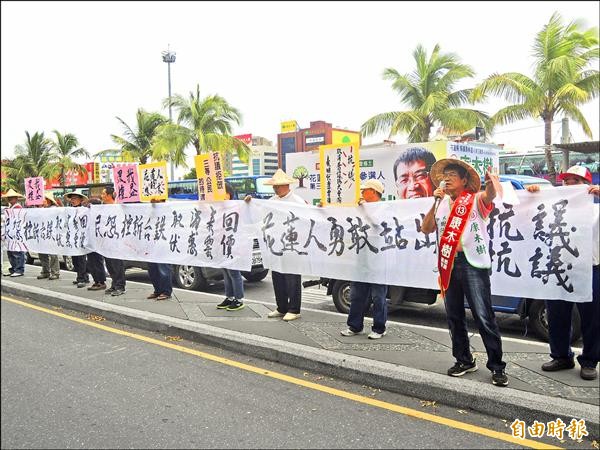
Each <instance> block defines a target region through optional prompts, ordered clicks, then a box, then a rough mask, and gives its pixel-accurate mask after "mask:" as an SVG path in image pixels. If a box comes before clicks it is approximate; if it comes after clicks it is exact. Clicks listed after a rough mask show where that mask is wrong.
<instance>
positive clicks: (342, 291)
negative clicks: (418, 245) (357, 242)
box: [303, 175, 581, 342]
mask: <svg viewBox="0 0 600 450" xmlns="http://www.w3.org/2000/svg"><path fill="white" fill-rule="evenodd" d="M500 181H510V182H511V183H512V185H513V187H514V188H515V189H517V190H519V189H525V187H526V186H528V185H531V184H537V185H539V186H540V188H541V189H553V188H554V186H553V185H552V183H550V182H549V181H548V180H545V179H543V178H537V177H530V176H527V175H500ZM317 284H321V285H323V286H326V287H327V295H331V296H332V300H333V303H334V305H335V307H336V309H337V310H338V311H339V312H341V313H344V314H348V313H349V312H350V281H346V280H334V279H331V278H321V279H320V280H310V281H306V282H304V283H303V286H304V287H308V286H314V285H317ZM438 294H439V291H438V290H434V289H420V288H414V287H405V286H388V293H387V298H388V305H389V306H390V308H397V307H398V306H400V305H402V304H403V303H404V302H411V303H424V304H426V305H432V304H434V303H435V302H436V300H437V296H438ZM492 307H493V309H494V311H496V312H503V313H508V314H518V315H519V318H520V319H522V320H525V319H528V324H529V326H530V327H531V329H532V331H533V332H534V333H535V334H536V335H537V336H538V337H539V338H541V339H542V340H544V341H548V315H547V311H546V304H545V302H544V300H539V299H532V298H528V297H526V296H523V297H507V296H501V295H492ZM465 308H469V305H468V303H467V302H466V301H465ZM572 326H573V337H572V341H573V342H575V341H577V340H579V339H580V338H581V319H580V317H579V312H578V310H577V308H574V313H573V316H572Z"/></svg>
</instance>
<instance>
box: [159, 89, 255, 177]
mask: <svg viewBox="0 0 600 450" xmlns="http://www.w3.org/2000/svg"><path fill="white" fill-rule="evenodd" d="M169 104H170V105H171V106H174V107H175V109H176V110H177V111H178V115H177V123H169V124H165V125H163V126H161V127H160V129H159V131H158V133H157V136H156V138H155V141H154V145H153V150H154V151H155V152H156V153H157V154H168V153H169V152H170V151H173V152H174V154H173V161H174V162H175V164H176V165H184V166H185V165H186V164H185V148H186V147H187V146H188V145H190V144H191V145H193V146H194V149H195V150H196V154H197V155H200V154H201V153H206V152H208V151H218V152H220V153H221V154H223V153H225V152H232V151H235V152H236V153H237V155H238V157H239V158H240V160H242V161H244V162H247V161H248V155H249V154H250V148H249V147H248V146H247V145H246V144H244V143H243V142H242V141H240V140H238V139H236V138H234V137H233V136H231V133H232V124H234V123H235V124H238V125H239V124H240V122H241V114H240V112H239V111H238V110H237V109H236V108H234V107H233V106H231V105H230V104H229V103H228V102H227V100H225V99H224V98H223V97H221V96H219V95H209V96H207V97H204V98H201V97H200V86H199V85H196V92H190V93H189V97H188V98H185V97H183V96H181V95H174V96H173V97H172V98H171V100H169V99H166V100H165V101H164V105H165V107H168V106H169Z"/></svg>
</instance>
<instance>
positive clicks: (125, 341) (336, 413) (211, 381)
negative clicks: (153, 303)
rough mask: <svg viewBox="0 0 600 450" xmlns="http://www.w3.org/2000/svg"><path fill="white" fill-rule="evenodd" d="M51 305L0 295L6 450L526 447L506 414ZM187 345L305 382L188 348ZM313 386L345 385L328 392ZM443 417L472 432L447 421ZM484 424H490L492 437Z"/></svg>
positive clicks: (3, 441) (3, 426)
mask: <svg viewBox="0 0 600 450" xmlns="http://www.w3.org/2000/svg"><path fill="white" fill-rule="evenodd" d="M41 306H44V305H41ZM44 308H45V307H44ZM52 312H54V313H59V311H57V310H56V309H52V308H50V309H47V310H46V311H40V310H33V309H30V308H28V307H25V306H21V305H17V304H14V303H11V302H9V301H8V300H6V299H5V298H4V297H3V300H2V302H1V315H0V317H1V325H2V329H1V330H2V331H1V335H2V336H1V337H2V340H1V350H2V352H1V355H2V356H1V363H2V375H1V376H2V392H1V395H2V415H1V417H2V424H1V428H2V429H1V436H2V437H1V447H2V448H209V447H210V448H215V447H217V448H517V447H519V445H515V444H514V443H512V442H506V441H505V440H502V439H498V438H492V437H489V436H491V434H490V433H491V431H489V430H493V431H496V432H500V433H503V435H505V436H507V434H506V433H507V431H508V432H509V429H508V428H507V424H506V423H504V422H502V421H501V420H500V419H497V418H493V417H487V416H484V415H478V414H475V413H472V412H466V411H460V410H455V409H452V408H448V407H445V406H444V405H427V404H423V403H422V399H414V398H410V397H404V396H401V395H398V394H393V393H389V392H385V391H383V392H382V391H379V390H375V389H372V388H369V387H368V386H359V385H355V384H351V383H347V382H344V381H339V380H335V379H331V378H327V377H325V379H323V378H324V377H322V376H321V377H320V376H318V375H316V374H310V373H306V372H302V371H299V370H296V369H292V368H288V367H285V366H281V365H279V364H276V363H272V362H265V361H260V360H256V359H252V358H248V357H242V356H239V355H236V354H232V353H228V352H225V351H222V350H219V349H215V348H208V347H205V346H202V345H199V344H196V343H192V342H186V341H176V342H173V341H172V342H170V343H169V344H168V345H170V347H168V348H166V347H165V345H167V344H164V343H165V341H166V339H165V336H161V335H159V334H156V333H149V332H143V331H138V330H135V329H130V328H128V327H124V326H122V325H117V324H114V323H110V322H106V321H104V322H101V323H100V324H101V325H104V326H108V327H111V329H117V330H125V331H129V332H131V333H135V335H134V336H124V335H119V334H115V333H114V332H111V331H107V330H101V329H97V328H94V327H92V326H90V325H89V324H90V323H92V324H96V322H93V321H90V320H84V321H85V323H81V322H75V321H73V320H69V319H67V318H65V317H57V316H56V315H52V314H51V313H52ZM60 313H64V314H68V315H69V316H73V317H80V318H83V319H85V315H82V314H77V313H71V312H67V311H60ZM82 322H83V321H82ZM135 336H138V337H137V338H136V337H135ZM140 336H141V337H142V338H141V339H145V340H140ZM144 336H145V337H144ZM148 338H153V339H156V341H151V340H149V339H148ZM157 342H158V343H157ZM160 343H163V345H159V344H160ZM181 347H186V348H188V349H193V350H195V351H196V353H197V352H198V351H202V352H208V353H211V354H216V355H218V356H221V357H224V358H229V359H230V360H234V361H240V362H241V363H244V364H248V365H251V366H258V367H261V368H262V369H264V371H269V373H271V374H274V373H275V374H283V375H288V376H291V377H294V380H299V382H298V383H294V382H290V381H289V380H286V379H283V378H284V377H283V376H281V377H279V378H278V377H269V376H266V375H264V372H263V370H260V371H259V372H258V373H252V372H249V371H248V370H243V369H242V368H240V367H235V365H236V364H238V363H236V362H234V363H233V365H234V367H232V366H230V365H226V364H223V363H219V362H214V361H210V360H207V359H206V358H205V357H203V356H202V355H201V354H199V353H197V354H189V353H183V352H181V351H178V348H179V349H180V348H181ZM306 381H312V382H313V383H317V384H319V385H323V386H329V387H330V388H334V389H336V390H335V391H333V390H332V391H331V392H330V393H327V392H321V391H318V390H315V389H314V388H311V387H310V386H306V385H303V383H304V384H306ZM344 394H348V395H350V394H358V395H360V396H361V397H360V398H361V399H363V398H364V399H366V401H357V400H356V399H351V398H347V397H348V395H344ZM374 400H381V401H384V402H389V403H386V405H387V404H391V405H395V406H398V405H401V406H405V407H407V408H411V410H413V409H414V410H418V411H421V412H428V413H431V414H433V416H432V417H433V419H431V420H422V419H418V418H415V417H410V416H408V415H405V414H404V413H400V412H395V411H393V410H392V409H393V408H390V407H383V406H381V405H377V404H375V403H374ZM444 418H450V419H454V420H456V421H458V422H457V423H459V422H460V423H463V424H464V425H465V427H464V429H460V428H457V427H456V426H455V425H454V426H448V425H446V424H442V423H441V422H442V420H443V419H444ZM476 427H484V428H485V430H483V434H481V433H482V430H481V428H479V433H476V432H475V431H474V430H476ZM550 442H552V441H550ZM552 443H553V444H555V445H556V444H557V442H556V441H554V442H552ZM588 445H589V444H588Z"/></svg>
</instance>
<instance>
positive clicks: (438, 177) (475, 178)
mask: <svg viewBox="0 0 600 450" xmlns="http://www.w3.org/2000/svg"><path fill="white" fill-rule="evenodd" d="M450 164H457V165H459V166H461V167H464V169H465V170H466V171H467V176H468V179H469V181H468V183H467V189H468V190H470V191H471V192H479V190H480V189H481V178H480V177H479V174H478V173H477V171H476V170H475V168H474V167H473V166H472V165H471V164H468V163H466V162H464V161H461V160H460V159H457V158H444V159H440V160H439V161H436V162H435V164H434V165H433V166H431V170H430V171H429V176H430V177H431V181H432V182H433V184H434V185H435V187H438V186H439V185H440V181H442V180H443V179H444V170H445V169H446V167H448V166H449V165H450Z"/></svg>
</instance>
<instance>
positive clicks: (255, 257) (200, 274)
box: [26, 239, 269, 290]
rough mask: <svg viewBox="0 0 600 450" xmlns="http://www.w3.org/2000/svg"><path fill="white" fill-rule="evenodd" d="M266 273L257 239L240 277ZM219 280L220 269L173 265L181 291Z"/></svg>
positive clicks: (68, 264)
mask: <svg viewBox="0 0 600 450" xmlns="http://www.w3.org/2000/svg"><path fill="white" fill-rule="evenodd" d="M60 258H61V259H60V261H61V264H62V265H63V267H64V269H66V270H69V271H74V266H73V260H72V259H71V257H70V256H64V255H63V256H61V257H60ZM35 259H39V255H38V254H37V253H35V252H27V254H26V263H27V264H33V262H34V260H35ZM124 264H125V270H127V269H131V268H139V269H143V270H148V263H147V262H146V261H129V260H124ZM268 273H269V269H265V268H264V267H263V265H262V255H261V253H260V250H259V246H258V239H254V246H253V249H252V268H251V270H250V271H248V272H242V276H243V277H244V278H245V279H246V280H248V281H251V282H256V281H261V280H263V279H264V278H265V277H266V276H267V274H268ZM221 280H223V273H222V271H221V269H216V268H213V267H200V266H189V265H178V264H173V283H174V284H175V285H176V286H177V287H179V288H181V289H190V290H198V289H204V288H206V287H207V286H208V285H210V284H213V283H216V282H219V281H221Z"/></svg>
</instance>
